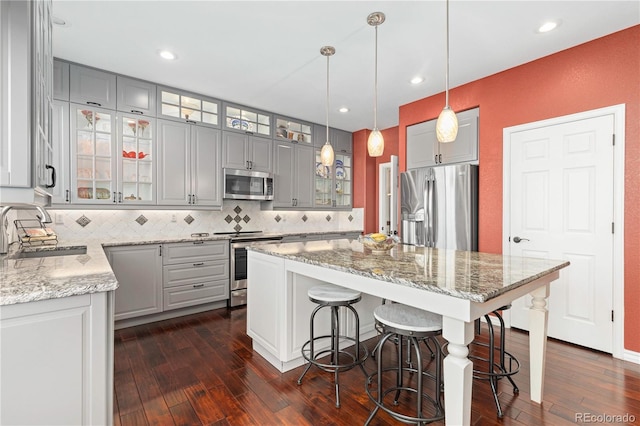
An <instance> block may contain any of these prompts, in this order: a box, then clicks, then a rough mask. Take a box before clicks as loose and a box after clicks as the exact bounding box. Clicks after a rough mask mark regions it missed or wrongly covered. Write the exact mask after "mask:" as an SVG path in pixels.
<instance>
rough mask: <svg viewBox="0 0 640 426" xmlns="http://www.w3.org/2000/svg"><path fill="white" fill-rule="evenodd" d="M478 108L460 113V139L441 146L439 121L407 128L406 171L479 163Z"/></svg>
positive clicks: (426, 122) (458, 137)
mask: <svg viewBox="0 0 640 426" xmlns="http://www.w3.org/2000/svg"><path fill="white" fill-rule="evenodd" d="M479 111H480V110H479V108H473V109H470V110H467V111H463V112H460V113H458V114H457V116H458V136H457V137H456V140H455V141H454V142H450V143H440V142H438V138H437V137H436V122H437V120H430V121H425V122H422V123H418V124H414V125H413V126H408V127H407V170H409V169H416V168H420V167H430V166H438V165H442V164H453V163H474V164H477V163H478V120H479Z"/></svg>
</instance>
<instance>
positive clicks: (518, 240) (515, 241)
mask: <svg viewBox="0 0 640 426" xmlns="http://www.w3.org/2000/svg"><path fill="white" fill-rule="evenodd" d="M520 241H529V239H528V238H520V237H513V242H514V243H516V244H517V243H519V242H520Z"/></svg>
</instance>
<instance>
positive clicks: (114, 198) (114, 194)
mask: <svg viewBox="0 0 640 426" xmlns="http://www.w3.org/2000/svg"><path fill="white" fill-rule="evenodd" d="M113 202H114V203H117V202H118V199H117V198H116V192H115V191H113Z"/></svg>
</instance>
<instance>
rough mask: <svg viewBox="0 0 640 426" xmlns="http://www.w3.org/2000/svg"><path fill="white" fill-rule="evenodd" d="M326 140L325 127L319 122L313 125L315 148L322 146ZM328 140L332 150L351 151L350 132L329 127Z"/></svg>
mask: <svg viewBox="0 0 640 426" xmlns="http://www.w3.org/2000/svg"><path fill="white" fill-rule="evenodd" d="M326 142H327V127H326V126H322V125H320V124H314V125H313V145H314V146H315V147H316V148H322V145H324V144H325V143H326ZM329 142H331V146H332V147H333V151H334V152H342V153H345V154H347V153H351V152H352V151H353V148H352V135H351V133H350V132H346V131H344V130H340V129H334V128H332V127H330V128H329Z"/></svg>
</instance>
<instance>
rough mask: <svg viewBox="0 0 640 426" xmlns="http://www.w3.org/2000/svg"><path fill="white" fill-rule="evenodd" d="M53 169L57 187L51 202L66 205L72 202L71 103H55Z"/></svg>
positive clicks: (56, 101)
mask: <svg viewBox="0 0 640 426" xmlns="http://www.w3.org/2000/svg"><path fill="white" fill-rule="evenodd" d="M52 140H53V167H55V169H56V175H57V182H56V186H55V187H53V188H51V202H52V203H53V204H66V203H69V202H70V201H71V179H70V173H71V166H70V165H69V161H70V157H69V102H64V101H59V100H55V101H53V118H52Z"/></svg>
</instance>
